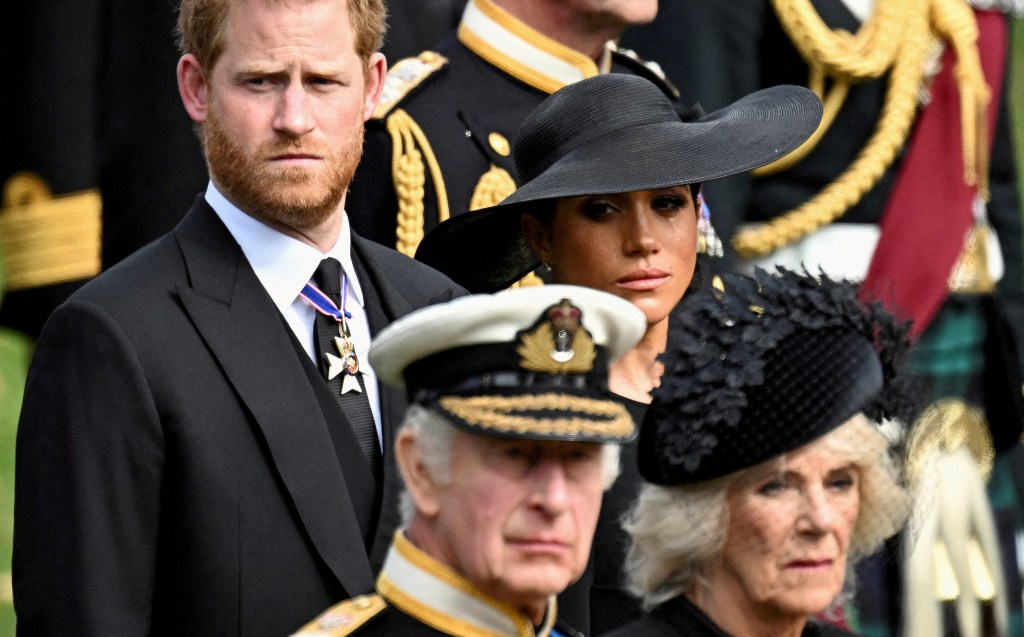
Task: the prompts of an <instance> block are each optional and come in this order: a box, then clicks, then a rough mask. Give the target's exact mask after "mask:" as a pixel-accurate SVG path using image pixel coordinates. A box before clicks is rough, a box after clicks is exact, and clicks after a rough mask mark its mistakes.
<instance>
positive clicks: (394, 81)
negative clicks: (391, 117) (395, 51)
mask: <svg viewBox="0 0 1024 637" xmlns="http://www.w3.org/2000/svg"><path fill="white" fill-rule="evenodd" d="M446 64H448V58H446V57H445V56H443V55H441V54H440V53H435V52H433V51H424V52H423V53H420V54H419V55H417V56H416V57H414V58H405V59H403V60H399V61H398V62H396V63H395V65H394V66H393V67H391V68H390V69H389V70H388V76H387V78H385V80H384V89H383V91H382V92H381V95H380V102H378V103H377V108H376V109H374V111H373V116H374V117H376V118H377V119H381V118H383V117H384V116H385V115H387V114H388V113H389V112H390V111H391V109H393V108H394V107H395V105H396V104H398V103H399V102H400V101H402V99H403V98H404V97H405V96H406V95H408V94H409V91H411V90H413V89H414V88H416V87H417V86H419V85H420V84H422V83H423V81H424V80H426V79H427V78H428V77H430V76H431V75H433V74H434V73H436V72H437V71H439V70H440V69H442V68H444V66H445V65H446Z"/></svg>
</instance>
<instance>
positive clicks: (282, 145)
mask: <svg viewBox="0 0 1024 637" xmlns="http://www.w3.org/2000/svg"><path fill="white" fill-rule="evenodd" d="M353 133H354V134H353V135H352V136H351V137H350V138H349V139H348V140H347V141H346V142H345V143H344V144H343V145H342V146H341V147H340V148H333V149H332V148H330V147H328V146H325V145H324V144H321V143H318V142H315V141H311V140H306V139H288V138H282V139H280V140H277V141H274V142H270V143H267V144H264V145H262V146H261V147H259V148H258V149H257V150H256V151H255V152H253V153H246V152H245V151H244V150H243V149H242V147H241V145H239V143H238V142H237V141H236V140H235V139H234V138H233V137H231V135H230V134H229V133H228V131H227V129H226V128H225V127H224V125H223V124H222V122H221V119H220V117H219V116H218V115H217V112H216V110H214V109H212V108H211V109H210V112H209V117H208V118H207V120H206V123H205V124H204V126H203V129H202V133H201V137H202V141H203V149H204V151H205V153H206V163H207V166H208V167H209V170H210V175H211V176H212V177H213V179H214V181H215V182H216V183H217V185H218V186H219V187H220V188H222V189H223V190H224V194H225V196H227V197H228V199H230V200H231V201H232V202H233V203H235V205H237V206H238V207H239V208H241V209H242V210H243V211H244V212H246V213H248V214H250V215H251V216H253V217H255V218H257V219H259V220H261V221H263V222H264V223H267V224H269V225H271V226H275V225H284V226H286V227H288V228H294V229H300V230H301V229H307V228H313V227H316V226H318V225H320V224H322V223H324V222H325V221H327V220H328V219H329V218H330V216H331V215H332V214H334V213H335V211H337V210H338V207H339V205H340V204H341V201H342V199H344V197H345V192H346V191H347V190H348V186H349V184H350V183H351V182H352V177H353V175H354V174H355V171H356V166H357V165H358V164H359V158H360V155H361V154H362V148H363V122H362V120H359V125H358V128H357V130H355V131H353ZM289 153H308V154H312V155H316V156H318V157H321V158H322V161H323V168H322V169H321V170H311V169H307V168H300V167H295V166H292V167H279V166H275V165H273V162H272V158H273V157H276V156H279V155H282V154H289Z"/></svg>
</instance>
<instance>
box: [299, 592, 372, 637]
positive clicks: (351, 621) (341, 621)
mask: <svg viewBox="0 0 1024 637" xmlns="http://www.w3.org/2000/svg"><path fill="white" fill-rule="evenodd" d="M387 606H388V604H387V602H385V601H384V598H383V597H381V596H380V595H377V594H373V595H361V596H359V597H353V598H352V599H346V600H345V601H343V602H340V603H338V604H335V605H334V606H331V607H330V608H328V609H327V610H326V611H324V612H323V613H321V614H320V616H319V617H317V618H316V619H314V620H313V621H311V622H309V623H308V624H306V625H305V626H303V627H302V628H300V629H299V631H298V632H296V633H295V635H305V636H306V637H344V636H345V635H352V634H355V633H356V632H357V631H358V630H359V629H360V628H362V627H363V626H365V625H366V624H367V622H369V621H370V620H372V619H373V618H374V617H376V616H377V615H379V614H380V613H381V611H383V610H384V609H385V608H387Z"/></svg>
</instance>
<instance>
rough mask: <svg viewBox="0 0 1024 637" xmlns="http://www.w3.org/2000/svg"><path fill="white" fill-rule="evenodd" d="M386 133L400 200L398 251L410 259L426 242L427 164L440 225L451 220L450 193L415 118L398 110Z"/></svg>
mask: <svg viewBox="0 0 1024 637" xmlns="http://www.w3.org/2000/svg"><path fill="white" fill-rule="evenodd" d="M387 129H388V134H389V135H391V144H392V153H391V177H392V179H393V180H394V184H395V194H396V195H397V197H398V224H397V227H396V229H395V235H396V239H397V243H396V246H395V247H396V249H397V250H398V251H399V252H401V253H402V254H405V255H408V256H410V257H411V256H414V255H415V254H416V248H417V246H419V244H420V241H422V240H423V223H424V221H423V196H424V184H425V183H426V179H425V176H426V173H425V169H424V165H423V163H424V160H425V161H426V164H427V166H429V168H430V177H431V179H433V181H434V190H435V192H436V194H437V220H438V223H440V222H442V221H444V220H445V219H447V218H448V192H447V189H446V188H445V185H444V177H443V176H442V175H441V167H440V166H439V165H438V163H437V158H436V157H435V156H434V151H433V149H432V148H431V147H430V142H429V141H428V140H427V137H426V135H424V134H423V129H421V128H420V127H419V125H418V124H417V123H416V122H415V121H414V120H413V118H412V117H410V116H409V114H408V113H407V112H405V110H403V109H397V110H395V111H394V112H393V113H392V114H391V115H390V116H389V117H388V120H387Z"/></svg>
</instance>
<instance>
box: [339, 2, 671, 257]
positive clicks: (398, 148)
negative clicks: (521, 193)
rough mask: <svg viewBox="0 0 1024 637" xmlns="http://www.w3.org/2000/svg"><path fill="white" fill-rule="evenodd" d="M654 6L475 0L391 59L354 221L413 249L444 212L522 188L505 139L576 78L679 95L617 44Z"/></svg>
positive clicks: (372, 234) (370, 126)
mask: <svg viewBox="0 0 1024 637" xmlns="http://www.w3.org/2000/svg"><path fill="white" fill-rule="evenodd" d="M657 9H658V6H657V0H612V1H611V2H608V1H604V2H597V1H595V0H583V1H582V2H573V3H566V2H563V1H562V0H471V1H470V2H469V3H468V4H467V6H466V8H465V11H464V13H463V16H462V21H461V23H460V24H459V27H458V29H457V31H456V32H455V33H452V34H451V35H450V36H449V37H448V38H447V39H446V40H444V41H443V42H442V43H441V44H440V45H439V46H438V47H437V49H436V50H434V51H425V52H423V53H421V54H420V55H419V56H418V57H415V58H408V59H405V60H401V61H399V62H397V63H396V64H394V65H393V66H392V68H391V71H390V72H389V74H388V78H387V81H386V83H385V88H384V95H383V99H382V100H381V102H380V104H379V105H378V107H377V109H376V111H375V113H374V116H373V118H372V119H371V120H370V121H369V122H367V128H366V145H365V150H364V154H363V160H362V162H361V163H360V166H359V171H358V173H357V175H356V178H355V180H354V181H353V183H352V187H351V190H350V193H349V196H348V200H349V202H350V205H349V208H348V209H349V211H350V218H351V219H352V226H353V228H355V229H356V230H357V231H358V232H359V233H360V234H362V235H363V236H365V237H368V238H370V239H373V240H375V241H377V242H379V243H382V244H384V245H387V246H390V247H396V248H397V249H398V250H399V251H400V252H403V253H405V254H409V255H412V254H414V253H415V250H416V246H418V245H419V242H420V239H421V238H422V237H423V233H424V232H425V231H427V230H430V229H431V228H433V227H434V226H435V225H436V224H437V223H439V222H440V221H444V220H445V219H447V218H448V217H449V216H451V215H457V214H462V213H463V212H466V211H468V210H476V209H478V208H481V207H484V206H490V205H494V204H496V203H498V202H499V201H501V200H502V199H504V198H505V197H507V196H508V195H509V194H511V193H512V192H513V191H514V190H515V187H516V171H515V167H514V165H513V163H512V158H511V157H510V156H509V152H510V147H509V141H508V140H510V139H512V138H513V137H514V136H515V133H516V131H517V130H518V128H519V125H520V124H521V123H522V122H523V120H524V119H526V116H527V115H529V114H530V112H531V111H532V110H533V109H534V108H535V107H536V106H537V105H538V104H540V102H541V101H542V100H543V99H544V98H545V97H547V96H548V95H550V94H551V93H554V92H555V91H556V90H558V89H559V88H561V87H563V86H565V85H567V84H570V83H572V82H575V81H577V80H581V79H583V78H585V77H591V76H594V75H597V74H599V73H607V72H612V71H614V72H622V73H634V74H638V75H643V76H644V77H646V78H648V79H650V80H651V81H653V82H655V83H657V84H658V85H659V86H661V87H662V89H663V90H664V91H665V92H666V93H667V94H669V95H670V96H671V97H672V98H673V99H676V98H678V93H677V92H676V90H675V88H674V87H673V86H672V85H671V84H669V83H668V82H667V81H666V80H665V78H664V75H663V74H662V73H661V71H660V70H659V69H658V68H657V66H656V65H648V64H646V63H644V62H641V61H640V60H639V59H638V58H637V57H636V56H635V55H634V54H633V53H632V52H630V51H625V50H619V49H618V48H617V47H616V46H615V43H614V42H613V40H614V39H615V38H617V37H618V36H619V35H621V34H622V32H623V31H624V30H625V29H626V27H628V26H630V25H634V24H642V23H645V22H649V21H651V20H652V19H653V18H654V16H655V14H656V13H657ZM627 106H628V105H623V107H624V108H625V107H627Z"/></svg>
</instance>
